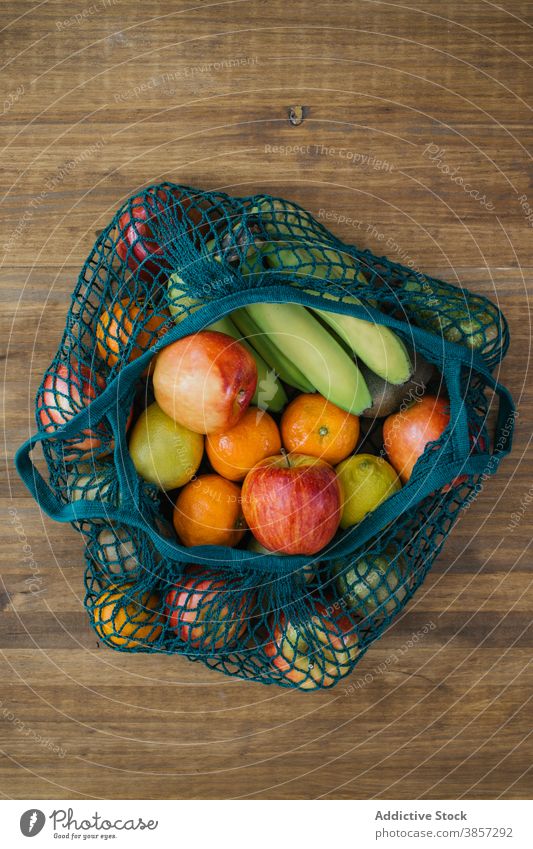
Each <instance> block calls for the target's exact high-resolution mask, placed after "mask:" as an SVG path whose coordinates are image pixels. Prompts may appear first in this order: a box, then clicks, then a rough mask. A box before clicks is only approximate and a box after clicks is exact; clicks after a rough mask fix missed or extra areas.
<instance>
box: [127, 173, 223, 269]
mask: <svg viewBox="0 0 533 849" xmlns="http://www.w3.org/2000/svg"><path fill="white" fill-rule="evenodd" d="M191 204H192V202H191V199H190V198H188V197H185V196H183V195H181V193H180V192H179V191H178V190H166V189H157V190H156V191H154V190H153V189H152V190H150V191H148V192H146V193H145V194H144V195H139V196H137V197H134V198H132V200H131V201H130V203H129V204H128V208H127V209H126V210H125V212H123V213H122V215H121V216H120V218H119V220H118V229H119V239H118V241H117V245H116V250H117V253H118V255H119V256H120V258H121V259H122V260H123V261H127V263H128V265H129V267H130V268H131V269H132V271H136V270H137V269H138V268H139V266H141V265H142V267H141V271H140V277H141V279H143V280H151V279H152V278H153V277H155V276H157V274H158V273H159V271H160V270H161V268H170V264H169V261H168V259H167V258H165V256H164V254H165V249H164V247H163V246H162V245H161V244H160V243H159V242H158V241H157V240H156V239H155V238H154V233H153V230H154V229H155V226H154V225H155V222H156V221H157V219H158V218H160V217H161V218H162V217H163V216H164V217H165V224H166V226H167V228H171V224H172V216H175V217H177V218H178V220H180V221H181V220H183V216H184V215H187V217H188V219H189V221H190V232H191V237H192V238H193V240H194V233H195V228H199V230H200V231H202V232H203V231H205V230H206V229H207V228H206V225H202V223H201V213H200V211H199V210H198V209H196V208H195V207H192V205H191ZM169 232H171V229H169ZM151 257H154V260H152V259H151Z"/></svg>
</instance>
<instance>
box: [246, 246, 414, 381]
mask: <svg viewBox="0 0 533 849" xmlns="http://www.w3.org/2000/svg"><path fill="white" fill-rule="evenodd" d="M286 244H287V243H284V242H277V243H274V244H270V245H265V246H259V250H260V252H261V254H262V256H263V258H264V259H265V260H266V262H267V263H268V264H269V265H270V267H271V268H275V269H276V270H282V269H286V270H289V269H290V270H291V271H292V272H293V273H296V274H298V275H304V274H306V275H312V276H313V277H318V278H320V279H323V280H327V279H335V278H336V279H339V277H340V276H341V275H343V274H344V273H345V272H343V270H342V267H341V263H343V262H344V260H345V256H348V254H346V255H343V254H341V253H340V252H339V251H337V250H334V249H330V248H317V247H314V246H313V247H309V246H305V245H295V244H291V245H289V246H287V247H282V246H283V245H286ZM347 270H348V272H349V275H350V276H352V278H353V279H357V280H359V281H360V282H364V283H366V282H367V281H366V278H365V276H364V275H363V274H362V273H361V272H360V271H357V269H356V268H355V267H351V266H349V267H348V269H347ZM306 291H307V292H309V293H310V294H313V295H319V296H321V297H322V298H329V300H332V301H340V300H341V298H340V297H339V296H337V295H333V294H332V293H330V292H316V291H315V290H313V289H307V290H306ZM342 300H343V302H345V303H350V304H355V305H357V306H361V305H362V302H361V301H360V300H359V298H355V297H354V296H351V295H347V296H345V297H343V299H342ZM313 312H315V313H316V314H317V315H319V316H320V318H321V319H322V320H323V321H325V322H326V323H327V324H329V326H330V327H332V328H333V330H334V331H335V332H336V333H337V334H338V336H340V337H341V339H342V340H343V341H344V342H345V343H346V344H347V345H348V347H349V348H351V350H352V351H353V353H354V354H355V355H356V356H357V357H359V359H360V360H362V361H363V362H364V363H365V365H367V366H368V368H369V369H371V371H373V372H374V373H375V374H377V375H378V376H379V377H381V378H383V380H386V381H387V382H388V383H392V384H394V385H396V386H397V385H399V384H401V383H405V381H406V380H409V378H410V376H411V374H412V364H411V361H410V359H409V354H408V353H407V348H406V347H405V345H404V344H403V342H402V340H401V339H400V338H399V337H398V336H397V335H396V333H394V332H393V331H392V330H391V329H390V328H389V327H383V326H382V325H379V324H376V323H375V322H373V321H367V320H366V319H362V318H356V317H355V316H350V315H345V314H341V313H334V312H331V311H329V310H323V309H319V308H316V307H313Z"/></svg>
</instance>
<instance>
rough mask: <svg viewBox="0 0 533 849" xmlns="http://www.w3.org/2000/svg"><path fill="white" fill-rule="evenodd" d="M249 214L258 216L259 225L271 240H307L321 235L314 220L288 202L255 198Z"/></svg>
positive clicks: (320, 230)
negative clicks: (286, 238) (287, 238)
mask: <svg viewBox="0 0 533 849" xmlns="http://www.w3.org/2000/svg"><path fill="white" fill-rule="evenodd" d="M250 214H251V215H254V214H255V215H259V217H260V222H261V225H262V226H263V228H264V230H265V232H266V233H267V234H268V235H269V236H270V237H271V238H272V239H279V238H283V237H284V236H290V237H293V238H299V237H300V238H303V239H305V240H308V239H309V237H310V236H314V235H319V234H320V235H323V233H322V229H321V228H320V227H319V225H317V223H316V222H315V220H314V218H313V217H312V216H311V215H310V214H309V213H308V212H306V211H305V209H300V207H298V206H296V205H295V204H293V203H290V201H286V200H284V201H282V200H277V199H275V198H264V199H262V198H259V199H257V198H256V203H255V206H253V207H252V208H251V209H250Z"/></svg>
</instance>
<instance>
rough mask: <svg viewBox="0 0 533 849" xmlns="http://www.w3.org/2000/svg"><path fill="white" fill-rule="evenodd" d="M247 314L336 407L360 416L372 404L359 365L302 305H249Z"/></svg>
mask: <svg viewBox="0 0 533 849" xmlns="http://www.w3.org/2000/svg"><path fill="white" fill-rule="evenodd" d="M245 309H246V312H247V313H248V315H249V316H250V317H251V318H252V320H253V321H254V322H255V324H256V325H257V326H258V327H259V329H260V330H261V331H262V332H263V333H266V334H268V336H269V338H270V340H271V341H272V342H273V343H274V344H275V345H276V347H277V348H279V349H280V350H281V351H283V353H284V354H285V356H286V357H287V358H288V359H289V361H291V362H293V363H294V365H295V366H296V368H298V369H300V371H301V372H302V373H304V374H305V376H306V377H307V379H308V380H309V381H310V382H311V383H312V385H313V386H314V387H315V388H316V389H317V390H318V392H320V394H321V395H324V397H325V398H327V399H328V401H331V402H332V403H333V404H336V405H337V407H341V409H343V410H346V411H347V412H349V413H353V414H354V415H359V413H362V412H363V410H366V408H367V407H369V406H370V404H371V403H372V398H371V396H370V392H369V391H368V387H367V385H366V383H365V380H364V378H363V376H362V374H361V372H360V371H359V369H358V368H357V366H356V364H355V363H354V362H353V360H352V359H351V358H350V357H349V355H348V354H347V353H346V351H344V349H343V348H342V347H341V346H340V345H339V344H338V342H336V341H335V339H333V337H332V336H331V335H330V334H329V333H328V331H327V330H326V328H325V327H323V326H322V325H321V324H320V322H319V321H318V320H317V319H316V318H315V317H314V316H313V315H311V313H310V312H309V311H308V310H306V309H305V307H302V306H300V305H299V304H291V303H286V304H272V303H266V304H248V306H247V307H245Z"/></svg>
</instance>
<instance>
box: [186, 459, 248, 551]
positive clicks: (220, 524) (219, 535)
mask: <svg viewBox="0 0 533 849" xmlns="http://www.w3.org/2000/svg"><path fill="white" fill-rule="evenodd" d="M173 522H174V527H175V529H176V533H177V535H178V537H179V538H180V541H181V543H182V544H183V545H186V546H189V547H190V546H192V545H228V546H230V547H233V546H234V545H237V544H238V543H239V542H240V541H241V539H242V538H243V536H244V534H245V532H246V522H245V521H244V516H243V513H242V506H241V488H240V486H237V485H236V484H234V483H231V481H227V480H225V478H221V477H220V475H200V477H198V478H196V479H195V480H192V481H191V482H190V483H188V484H187V486H184V487H183V489H182V490H181V492H180V494H179V496H178V500H177V501H176V506H175V507H174V516H173Z"/></svg>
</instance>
